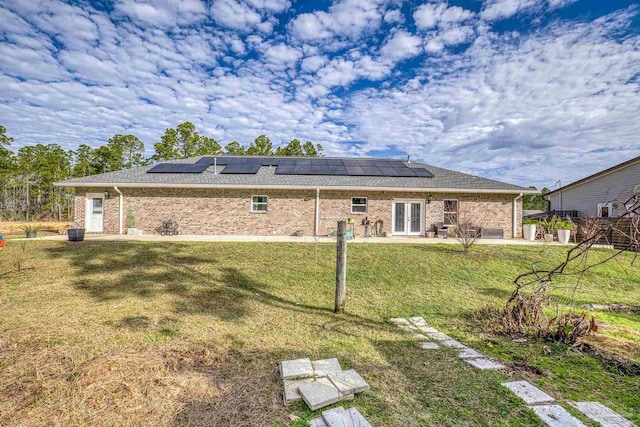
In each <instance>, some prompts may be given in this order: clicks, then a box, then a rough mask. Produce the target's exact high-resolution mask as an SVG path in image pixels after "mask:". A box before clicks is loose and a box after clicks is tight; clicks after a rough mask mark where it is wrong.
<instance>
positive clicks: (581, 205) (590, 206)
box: [545, 157, 640, 218]
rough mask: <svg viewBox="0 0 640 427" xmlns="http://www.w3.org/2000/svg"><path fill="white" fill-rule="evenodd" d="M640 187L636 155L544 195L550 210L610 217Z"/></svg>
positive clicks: (638, 165)
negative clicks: (548, 202)
mask: <svg viewBox="0 0 640 427" xmlns="http://www.w3.org/2000/svg"><path fill="white" fill-rule="evenodd" d="M638 186H640V157H636V158H634V159H631V160H629V161H626V162H623V163H620V164H619V165H616V166H613V167H611V168H609V169H605V170H603V171H601V172H598V173H596V174H593V175H590V176H588V177H586V178H583V179H581V180H578V181H576V182H574V183H572V184H569V185H565V186H564V187H561V188H558V189H557V190H554V191H551V192H550V193H547V194H546V195H545V198H546V199H547V200H549V201H550V204H551V206H550V209H551V210H552V211H554V210H555V211H577V213H578V216H579V217H594V216H598V217H603V218H607V217H613V216H618V215H621V214H623V213H624V212H625V207H624V202H625V201H626V200H628V199H629V198H630V197H631V196H632V195H633V192H634V189H636V191H637V189H638Z"/></svg>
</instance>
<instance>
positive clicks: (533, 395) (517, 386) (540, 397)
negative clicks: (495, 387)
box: [502, 381, 555, 405]
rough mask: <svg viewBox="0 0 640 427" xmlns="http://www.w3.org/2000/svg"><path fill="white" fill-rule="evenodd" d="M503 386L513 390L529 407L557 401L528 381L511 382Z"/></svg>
mask: <svg viewBox="0 0 640 427" xmlns="http://www.w3.org/2000/svg"><path fill="white" fill-rule="evenodd" d="M502 385H503V386H505V387H506V388H508V389H509V390H511V391H512V392H513V393H514V394H515V395H516V396H518V397H519V398H520V399H522V400H524V401H525V403H526V404H527V405H537V404H539V403H549V402H554V401H555V399H554V398H553V397H551V396H549V395H548V394H547V393H545V392H544V391H542V390H540V389H539V388H538V387H536V386H534V385H533V384H531V383H530V382H528V381H509V382H506V383H502Z"/></svg>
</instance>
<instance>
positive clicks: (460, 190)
mask: <svg viewBox="0 0 640 427" xmlns="http://www.w3.org/2000/svg"><path fill="white" fill-rule="evenodd" d="M53 185H55V186H56V187H75V188H94V187H115V186H118V187H120V188H224V189H227V188H244V189H258V188H260V189H267V190H269V189H272V190H330V191H351V190H358V191H399V192H413V193H415V192H421V193H424V192H429V193H472V194H520V195H523V194H540V192H539V191H537V190H489V189H474V188H428V187H413V188H408V187H363V186H356V185H353V186H346V185H342V186H330V185H327V186H318V185H264V184H251V185H240V184H160V183H156V182H129V183H122V182H120V183H114V182H64V181H63V182H54V183H53Z"/></svg>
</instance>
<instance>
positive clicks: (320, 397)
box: [298, 381, 342, 411]
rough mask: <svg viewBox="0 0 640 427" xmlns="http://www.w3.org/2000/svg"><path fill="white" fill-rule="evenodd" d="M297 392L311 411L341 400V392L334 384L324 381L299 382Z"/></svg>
mask: <svg viewBox="0 0 640 427" xmlns="http://www.w3.org/2000/svg"><path fill="white" fill-rule="evenodd" d="M298 393H299V394H300V396H302V399H303V400H304V402H305V403H306V404H307V406H308V407H309V408H310V409H311V410H312V411H315V410H316V409H320V408H324V407H325V406H329V405H333V404H334V403H337V402H339V401H341V400H342V393H340V391H339V390H338V389H337V388H336V387H335V386H334V385H328V384H326V383H325V382H324V381H313V382H309V383H303V384H300V385H299V386H298Z"/></svg>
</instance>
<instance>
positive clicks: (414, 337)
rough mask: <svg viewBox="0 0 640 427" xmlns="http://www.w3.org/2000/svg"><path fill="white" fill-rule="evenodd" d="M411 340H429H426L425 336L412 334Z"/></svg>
mask: <svg viewBox="0 0 640 427" xmlns="http://www.w3.org/2000/svg"><path fill="white" fill-rule="evenodd" d="M413 339H414V340H428V339H429V338H427V336H426V335H422V334H413Z"/></svg>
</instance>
